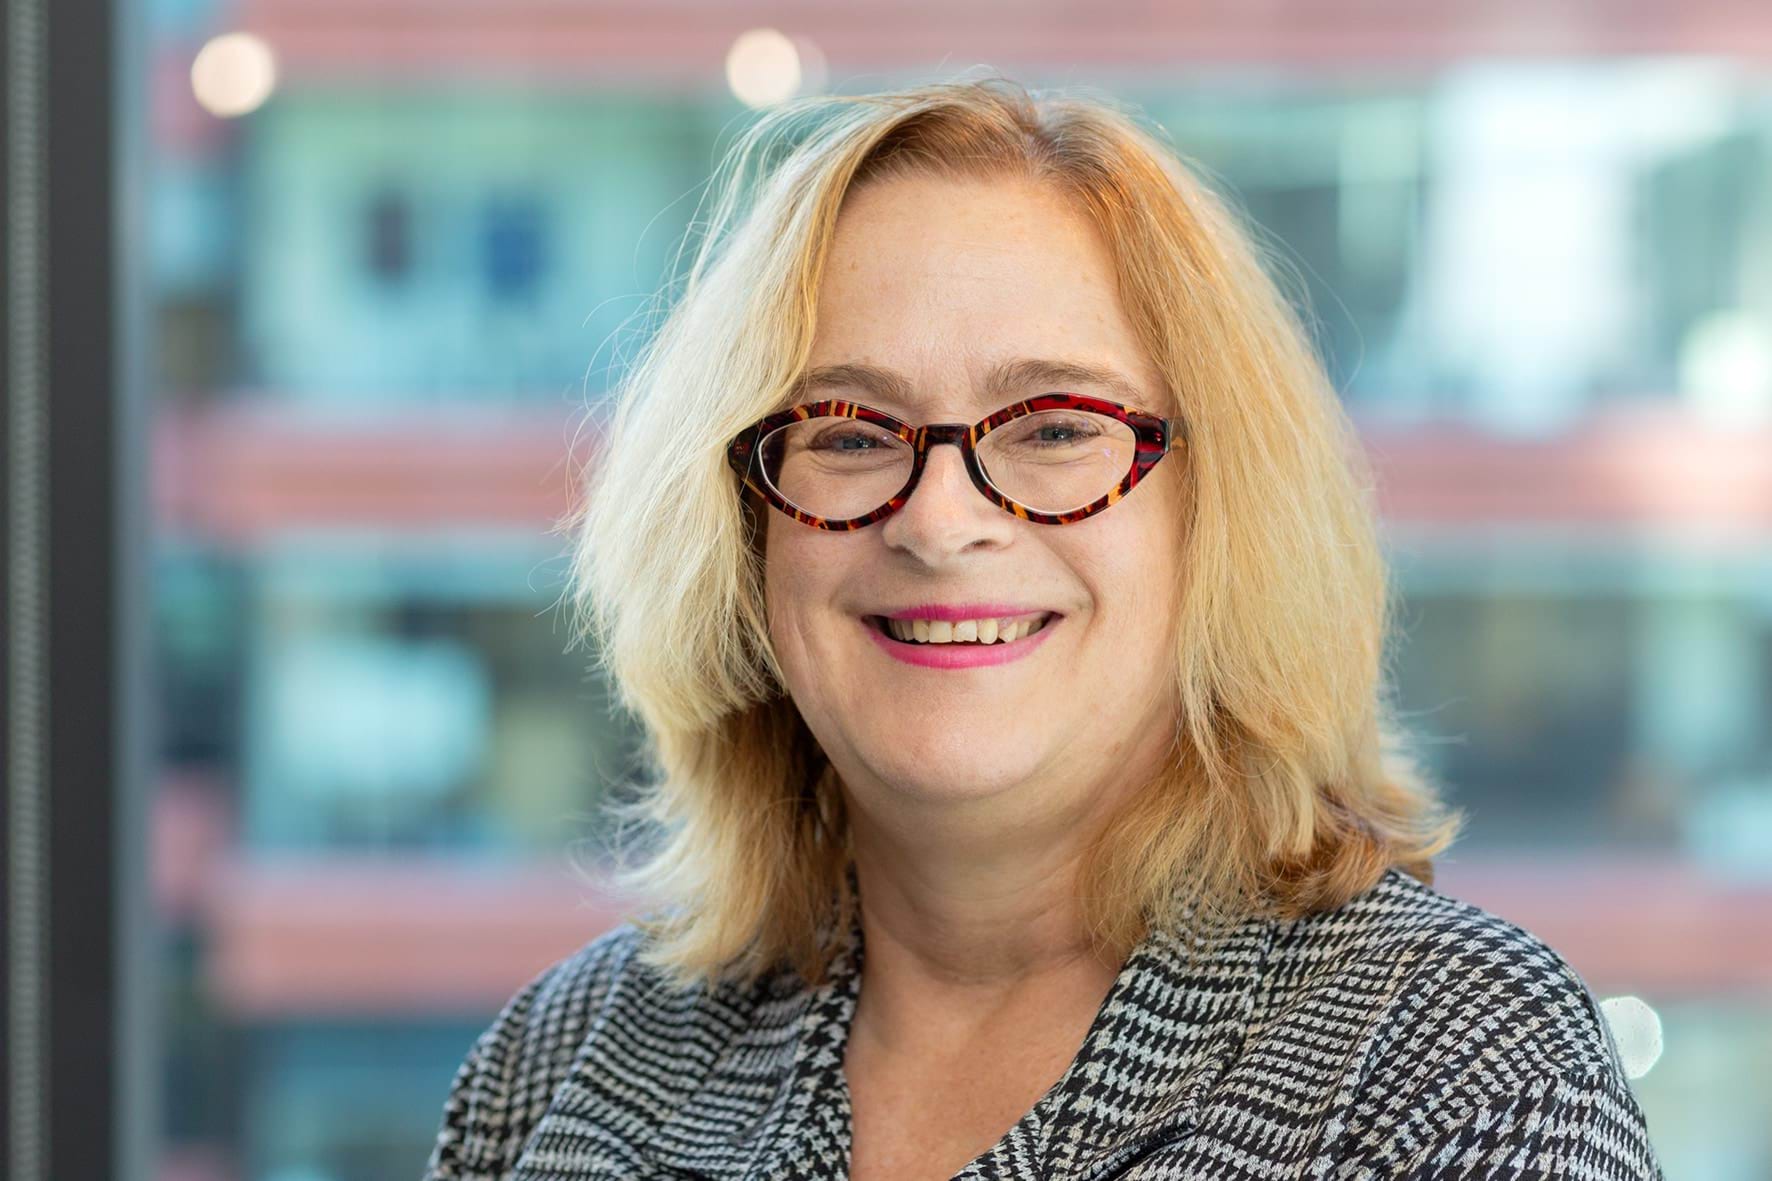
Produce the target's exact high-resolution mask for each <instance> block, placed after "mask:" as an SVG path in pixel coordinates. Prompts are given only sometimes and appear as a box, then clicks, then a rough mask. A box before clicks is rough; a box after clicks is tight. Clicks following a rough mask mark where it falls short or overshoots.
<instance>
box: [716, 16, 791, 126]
mask: <svg viewBox="0 0 1772 1181" xmlns="http://www.w3.org/2000/svg"><path fill="white" fill-rule="evenodd" d="M803 77H804V74H803V71H802V67H801V61H800V50H799V47H798V46H796V45H795V44H794V41H793V39H792V38H790V37H788V36H787V35H786V34H784V33H782V32H780V31H779V30H776V29H751V30H749V31H747V32H743V33H740V34H739V35H738V36H737V37H736V38H734V39H733V42H732V48H730V49H728V50H727V51H726V84H727V85H728V86H730V87H732V93H733V94H734V95H736V96H737V97H738V101H740V102H742V103H744V104H745V105H746V106H748V107H767V106H770V105H772V104H774V103H778V102H781V101H782V100H783V99H787V98H791V97H793V95H794V93H795V92H796V91H798V90H799V89H800V82H801V80H802V78H803Z"/></svg>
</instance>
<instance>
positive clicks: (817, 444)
mask: <svg viewBox="0 0 1772 1181" xmlns="http://www.w3.org/2000/svg"><path fill="white" fill-rule="evenodd" d="M895 441H896V440H895V439H889V438H888V437H887V436H886V435H884V434H883V433H882V432H880V431H878V430H876V429H874V428H872V427H867V426H861V425H858V424H854V423H850V424H847V425H844V426H828V427H825V428H824V429H822V430H820V431H819V432H818V433H817V434H815V435H814V436H813V437H812V441H811V442H810V443H808V444H807V447H809V448H810V449H811V450H814V451H839V452H841V451H873V450H876V449H878V448H880V447H883V446H886V445H887V444H888V443H889V442H895Z"/></svg>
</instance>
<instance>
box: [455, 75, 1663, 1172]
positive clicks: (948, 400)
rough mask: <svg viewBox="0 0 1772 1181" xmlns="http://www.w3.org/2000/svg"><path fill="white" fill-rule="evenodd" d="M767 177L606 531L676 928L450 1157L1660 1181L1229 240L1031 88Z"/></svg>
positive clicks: (713, 260) (844, 130)
mask: <svg viewBox="0 0 1772 1181" xmlns="http://www.w3.org/2000/svg"><path fill="white" fill-rule="evenodd" d="M719 179H720V181H721V187H720V188H719V190H718V191H719V194H720V198H719V201H718V202H717V204H716V207H715V208H714V210H713V216H712V218H711V220H710V222H709V229H708V235H707V237H706V239H705V240H704V241H703V243H702V245H701V249H700V251H699V252H698V253H697V255H696V256H695V261H694V264H693V266H692V267H691V268H690V270H689V273H688V275H687V278H686V282H685V284H684V286H683V289H682V291H681V292H680V296H679V298H678V301H677V303H676V305H675V307H674V308H673V309H672V311H671V313H670V315H669V316H668V317H667V318H666V319H665V321H664V322H663V324H662V325H661V326H660V329H659V331H658V332H657V333H656V335H655V336H654V337H653V339H652V340H651V341H650V342H649V343H648V345H647V347H646V348H645V350H644V351H643V353H642V354H641V356H640V357H639V358H638V360H637V362H636V364H635V365H634V366H633V368H632V370H631V372H630V374H629V376H628V378H627V380H626V382H625V383H624V385H623V387H622V389H621V391H620V396H619V399H618V402H617V410H616V413H615V415H614V418H613V421H612V424H611V426H610V430H609V433H608V436H607V444H606V446H605V447H604V448H603V449H602V452H601V454H600V455H599V456H598V457H597V458H596V460H595V461H594V474H593V476H592V478H591V480H590V482H589V486H588V489H587V496H586V500H585V509H584V515H583V517H582V519H580V520H578V521H576V522H575V523H576V524H577V525H578V526H580V528H579V529H578V531H577V547H578V548H577V551H576V560H575V564H574V575H575V590H576V594H577V596H578V598H577V602H578V605H579V606H580V607H581V609H582V611H583V616H582V618H583V623H584V627H583V632H582V634H583V635H586V636H588V637H592V638H594V639H595V640H596V641H597V643H598V645H599V648H598V650H599V652H600V653H601V656H602V658H603V659H604V660H605V661H606V664H607V667H608V670H609V673H610V675H611V677H612V678H613V681H614V683H615V684H616V685H617V686H618V687H619V689H620V692H621V693H622V695H623V698H624V700H625V702H626V703H627V704H628V705H629V706H630V707H631V708H632V709H633V710H634V711H635V712H636V713H637V714H638V716H639V717H640V719H641V720H642V721H643V722H644V724H645V726H646V729H647V732H648V734H649V736H650V740H651V743H652V751H651V753H652V756H653V760H654V762H655V764H656V768H657V774H656V777H655V780H654V782H652V783H650V784H649V785H648V786H647V787H646V789H645V791H644V794H643V795H642V796H640V797H639V799H638V800H637V801H636V802H634V803H632V804H630V805H628V806H627V807H626V808H624V809H621V810H620V814H621V815H622V816H623V817H624V818H625V819H627V820H630V821H636V822H637V821H646V822H648V826H647V828H646V829H645V831H646V832H648V833H650V834H654V835H656V837H657V839H656V840H655V841H652V842H650V843H646V844H639V845H636V846H634V849H635V851H636V852H637V854H638V855H637V857H636V858H635V859H634V860H633V861H632V862H631V863H629V864H628V865H626V866H625V867H624V868H623V870H622V871H621V872H620V873H619V874H618V876H617V879H616V881H617V885H618V886H620V887H621V888H624V889H627V890H631V891H633V892H634V893H635V896H637V897H638V898H640V899H642V900H644V901H645V902H646V903H647V904H648V905H647V906H646V907H645V908H644V913H643V914H642V915H641V917H639V918H637V919H636V920H634V921H632V922H629V923H624V924H623V925H621V926H619V927H617V928H616V929H615V930H613V931H610V932H608V933H606V934H604V935H602V936H601V937H599V938H596V939H594V940H592V941H591V942H590V943H588V944H587V945H586V946H585V947H584V948H583V949H581V950H580V951H579V952H578V953H576V954H575V955H572V956H570V957H568V958H566V959H564V960H562V961H561V962H559V963H557V964H555V965H554V966H553V967H551V968H549V969H548V970H547V971H545V972H544V973H542V974H541V975H540V976H539V977H537V978H536V979H535V980H534V981H532V982H531V983H530V984H529V985H528V986H527V987H526V988H524V989H523V990H522V991H521V992H519V993H518V994H517V995H516V996H515V997H513V998H512V999H511V1001H510V1003H509V1004H508V1005H507V1006H506V1008H505V1009H504V1011H503V1012H502V1013H501V1014H500V1015H499V1017H498V1019H497V1021H496V1022H495V1023H494V1024H493V1025H492V1027H491V1028H490V1029H488V1030H487V1031H486V1033H485V1034H484V1035H483V1036H482V1037H481V1038H480V1040H479V1041H478V1042H477V1043H476V1045H475V1046H474V1048H473V1050H472V1052H471V1054H470V1055H469V1056H468V1059H467V1061H466V1062H465V1063H464V1064H463V1066H462V1069H461V1071H460V1073H459V1075H458V1076H457V1078H456V1080H455V1085H454V1088H453V1090H452V1092H451V1094H450V1096H449V1098H448V1101H447V1105H446V1108H445V1112H444V1116H443V1121H442V1128H441V1132H440V1135H439V1138H438V1142H437V1146H436V1149H435V1151H434V1153H433V1155H432V1158H431V1160H430V1164H429V1172H428V1176H429V1177H430V1178H432V1179H436V1181H441V1179H445V1178H482V1177H507V1176H508V1177H516V1178H530V1179H537V1181H539V1179H540V1178H543V1177H546V1178H553V1179H558V1178H616V1177H621V1178H636V1177H719V1178H787V1177H801V1178H823V1177H843V1176H848V1177H853V1178H865V1179H876V1178H895V1179H918V1178H938V1177H950V1176H957V1177H967V1178H986V1177H991V1178H1027V1179H1030V1181H1032V1179H1036V1178H1076V1179H1079V1181H1080V1179H1083V1178H1091V1179H1099V1178H1197V1177H1239V1178H1243V1177H1246V1178H1265V1177H1316V1178H1323V1177H1336V1178H1354V1177H1429V1176H1432V1177H1441V1176H1458V1177H1465V1176H1469V1177H1494V1176H1506V1177H1564V1176H1580V1177H1586V1178H1648V1177H1658V1176H1659V1175H1660V1170H1659V1168H1658V1166H1657V1164H1656V1162H1655V1159H1654V1156H1653V1154H1652V1152H1651V1150H1650V1147H1649V1144H1648V1140H1647V1135H1646V1132H1645V1129H1644V1123H1643V1117H1642V1113H1641V1111H1640V1109H1639V1108H1638V1106H1637V1104H1636V1102H1635V1101H1634V1099H1633V1098H1632V1095H1631V1092H1630V1090H1629V1087H1628V1086H1627V1084H1626V1082H1625V1080H1624V1077H1623V1075H1622V1073H1621V1070H1620V1067H1619V1064H1618V1060H1617V1056H1616V1052H1615V1051H1614V1049H1613V1048H1612V1046H1611V1043H1610V1042H1609V1040H1608V1035H1607V1031H1606V1026H1605V1024H1604V1023H1603V1021H1602V1020H1601V1018H1600V1016H1599V1013H1598V1010H1597V1008H1596V1005H1595V1002H1594V999H1593V997H1592V995H1591V993H1590V992H1589V990H1588V989H1587V988H1586V987H1585V985H1584V984H1583V982H1582V981H1581V979H1580V978H1579V977H1578V976H1577V975H1576V974H1575V973H1574V971H1573V970H1571V969H1570V968H1569V966H1568V965H1567V964H1566V963H1565V962H1564V961H1563V960H1562V959H1561V958H1559V957H1558V956H1557V955H1556V954H1555V953H1554V952H1553V951H1551V950H1550V949H1549V948H1547V947H1546V946H1545V945H1544V944H1542V943H1540V942H1539V941H1537V940H1536V939H1534V938H1533V937H1532V936H1530V935H1528V934H1527V933H1525V932H1524V931H1521V930H1520V929H1518V928H1516V927H1513V926H1510V925H1508V924H1507V923H1505V922H1503V921H1501V920H1500V919H1497V918H1495V917H1493V916H1491V915H1488V914H1486V913H1484V912H1483V911H1480V910H1478V909H1476V908H1474V907H1471V906H1468V905H1465V904H1463V903H1459V902H1456V901H1453V900H1451V899H1449V898H1447V897H1445V896H1443V895H1440V894H1438V893H1436V892H1435V891H1434V890H1432V889H1431V888H1430V885H1429V883H1430V882H1431V867H1430V861H1431V858H1432V857H1433V856H1434V855H1435V854H1437V853H1438V852H1439V851H1441V850H1442V849H1444V848H1445V847H1446V846H1447V844H1448V843H1449V842H1450V840H1451V839H1452V834H1453V830H1454V827H1455V823H1456V817H1455V816H1453V815H1451V814H1449V813H1448V812H1446V811H1445V810H1444V809H1442V808H1441V807H1440V806H1439V804H1438V803H1437V801H1436V799H1435V797H1434V794H1433V792H1432V791H1431V790H1430V787H1429V786H1428V785H1427V784H1426V783H1425V782H1424V781H1423V779H1422V778H1421V777H1420V775H1419V774H1418V773H1417V772H1416V771H1414V770H1413V769H1412V767H1411V764H1410V763H1409V761H1408V760H1407V759H1406V758H1405V756H1404V754H1403V753H1402V751H1401V749H1400V746H1399V742H1398V738H1399V734H1398V732H1397V730H1396V727H1395V725H1394V722H1393V720H1392V718H1391V716H1390V712H1389V708H1388V705H1387V698H1386V692H1387V690H1386V684H1385V679H1384V676H1383V670H1382V668H1381V658H1382V649H1383V640H1384V634H1385V624H1386V612H1387V610H1388V609H1389V603H1388V600H1387V593H1386V592H1387V588H1386V582H1385V569H1384V566H1383V563H1382V561H1381V556H1380V550H1379V546H1378V542H1377V538H1376V534H1375V525H1374V519H1373V514H1372V510H1371V507H1370V505H1369V503H1368V501H1367V498H1366V495H1365V493H1366V488H1367V480H1368V477H1367V476H1366V474H1365V473H1364V471H1363V470H1362V469H1361V467H1360V465H1359V461H1358V458H1357V457H1358V448H1357V444H1356V441H1355V439H1354V437H1353V435H1352V432H1351V431H1350V429H1349V425H1348V423H1347V421H1346V419H1345V417H1344V415H1343V414H1342V413H1341V411H1340V408H1339V405H1338V403H1337V400H1336V397H1335V394H1334V391H1333V389H1332V388H1331V386H1330V384H1329V383H1328V381H1327V380H1326V378H1325V377H1324V375H1323V372H1322V369H1321V367H1320V365H1319V362H1318V360H1317V358H1316V357H1315V356H1314V355H1313V354H1312V352H1311V349H1310V347H1309V345H1308V343H1307V338H1306V336H1305V334H1304V332H1303V331H1302V329H1301V327H1300V325H1299V323H1298V321H1297V320H1296V319H1295V318H1294V315H1293V313H1292V312H1291V311H1290V310H1289V308H1288V306H1287V304H1286V302H1285V300H1284V299H1283V298H1282V297H1281V295H1280V294H1279V293H1278V292H1277V291H1276V289H1275V288H1274V286H1273V284H1272V283H1271V282H1270V280H1269V279H1268V278H1267V277H1266V275H1265V273H1264V271H1263V270H1262V268H1261V266H1260V265H1259V262H1258V256H1257V255H1256V253H1255V251H1254V250H1253V249H1252V247H1251V245H1250V244H1249V241H1248V240H1247V238H1246V237H1245V236H1244V233H1243V232H1242V231H1241V229H1240V228H1239V227H1238V225H1237V223H1236V222H1235V221H1234V219H1233V218H1232V216H1231V215H1230V214H1229V213H1228V212H1227V210H1226V207H1225V206H1224V205H1223V204H1221V202H1220V201H1219V200H1218V199H1216V198H1215V197H1214V196H1213V195H1212V194H1211V193H1210V192H1209V191H1208V190H1207V189H1206V188H1205V187H1204V186H1203V185H1202V184H1201V183H1200V182H1199V181H1198V180H1196V179H1195V178H1194V177H1193V176H1192V175H1191V174H1190V173H1189V172H1188V170H1187V169H1186V168H1185V167H1184V166H1183V165H1182V164H1181V163H1180V162H1179V161H1178V160H1177V158H1176V157H1175V156H1174V155H1173V153H1172V152H1170V151H1169V150H1167V149H1166V148H1165V147H1164V146H1163V143H1162V141H1161V139H1160V138H1159V137H1157V136H1155V135H1153V134H1152V133H1151V132H1149V131H1147V130H1146V129H1145V128H1144V127H1143V126H1142V125H1141V123H1140V122H1139V121H1138V120H1137V119H1135V118H1133V117H1131V116H1128V115H1126V114H1124V113H1122V112H1121V111H1119V110H1118V109H1116V108H1115V107H1113V106H1112V105H1111V104H1107V103H1103V102H1100V101H1093V100H1088V101H1086V100H1081V99H1062V98H1055V97H1050V96H1047V97H1036V96H1034V95H1032V94H1030V93H1028V92H1026V91H1024V90H1022V89H1021V88H1019V87H1017V86H1016V85H1015V84H1013V83H1010V82H1007V81H1005V80H1002V79H995V78H993V79H986V80H983V81H962V82H956V83H951V84H944V85H931V86H924V87H918V88H915V89H909V90H904V91H901V92H897V93H891V94H883V95H874V96H868V97H863V98H839V99H824V100H806V101H803V102H800V103H798V104H795V105H791V106H789V107H786V108H783V109H780V110H778V111H776V112H774V113H772V114H771V115H768V116H766V117H765V118H764V119H763V120H761V121H760V122H759V123H758V124H757V125H756V126H754V127H753V128H752V129H751V131H749V132H748V133H747V134H746V136H745V137H744V138H743V139H742V140H741V142H740V143H739V144H738V145H737V147H736V148H735V150H734V152H733V153H732V154H731V155H730V156H729V157H728V168H727V171H726V172H725V173H724V175H723V176H722V177H720V178H719ZM950 444H951V446H950Z"/></svg>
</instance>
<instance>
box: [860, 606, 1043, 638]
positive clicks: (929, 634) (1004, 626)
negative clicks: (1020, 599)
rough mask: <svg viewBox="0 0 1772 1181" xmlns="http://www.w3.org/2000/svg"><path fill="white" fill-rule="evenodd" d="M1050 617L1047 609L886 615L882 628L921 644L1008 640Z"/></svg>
mask: <svg viewBox="0 0 1772 1181" xmlns="http://www.w3.org/2000/svg"><path fill="white" fill-rule="evenodd" d="M1050 617H1051V615H1050V613H1049V612H1041V613H1040V614H1038V615H1018V616H1012V617H1010V618H1006V619H962V620H960V621H959V622H957V623H955V622H949V621H948V620H945V619H888V620H887V621H886V630H887V631H888V632H890V633H892V636H893V638H894V639H899V640H905V641H910V642H915V643H921V644H951V643H955V642H959V643H971V642H977V643H980V644H997V643H1002V644H1008V643H1011V642H1013V641H1015V640H1018V639H1020V638H1021V637H1023V636H1026V635H1031V634H1033V633H1034V632H1037V631H1039V630H1040V628H1041V626H1042V625H1043V624H1045V622H1046V621H1047V619H1049V618H1050Z"/></svg>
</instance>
